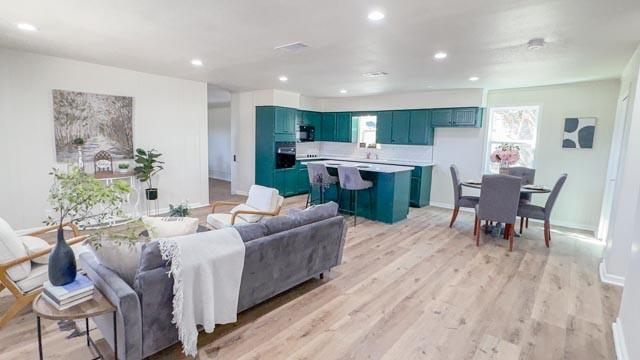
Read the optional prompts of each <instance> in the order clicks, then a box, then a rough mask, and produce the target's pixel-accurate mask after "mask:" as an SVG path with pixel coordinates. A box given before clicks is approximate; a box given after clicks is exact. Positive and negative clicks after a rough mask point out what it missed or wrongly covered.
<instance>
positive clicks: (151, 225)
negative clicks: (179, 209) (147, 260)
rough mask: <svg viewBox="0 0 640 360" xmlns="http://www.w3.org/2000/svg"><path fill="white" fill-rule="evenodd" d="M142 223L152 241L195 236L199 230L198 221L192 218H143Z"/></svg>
mask: <svg viewBox="0 0 640 360" xmlns="http://www.w3.org/2000/svg"><path fill="white" fill-rule="evenodd" d="M142 222H143V223H144V226H145V227H146V228H147V231H148V232H149V237H150V238H152V239H157V238H168V237H173V236H180V235H189V234H195V232H196V231H197V230H198V219H197V218H191V217H183V218H182V217H181V218H178V217H149V216H143V217H142Z"/></svg>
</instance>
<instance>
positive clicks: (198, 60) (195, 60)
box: [191, 59, 202, 66]
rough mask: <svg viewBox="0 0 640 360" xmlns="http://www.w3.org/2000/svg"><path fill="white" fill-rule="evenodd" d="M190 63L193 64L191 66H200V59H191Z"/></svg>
mask: <svg viewBox="0 0 640 360" xmlns="http://www.w3.org/2000/svg"><path fill="white" fill-rule="evenodd" d="M191 65H193V66H202V60H200V59H193V60H191Z"/></svg>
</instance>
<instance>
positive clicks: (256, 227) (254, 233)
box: [234, 223, 267, 242]
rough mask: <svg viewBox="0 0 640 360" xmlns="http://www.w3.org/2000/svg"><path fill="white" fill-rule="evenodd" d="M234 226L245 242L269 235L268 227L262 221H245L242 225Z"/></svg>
mask: <svg viewBox="0 0 640 360" xmlns="http://www.w3.org/2000/svg"><path fill="white" fill-rule="evenodd" d="M234 228H235V229H236V230H237V231H238V233H239V234H240V237H241V238H242V241H243V242H248V241H251V240H255V239H259V238H261V237H265V236H266V235H267V227H266V226H265V225H264V224H261V223H253V224H248V223H243V224H241V225H238V226H234Z"/></svg>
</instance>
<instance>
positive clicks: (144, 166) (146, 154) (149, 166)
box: [133, 148, 164, 200]
mask: <svg viewBox="0 0 640 360" xmlns="http://www.w3.org/2000/svg"><path fill="white" fill-rule="evenodd" d="M160 156H162V154H160V153H158V152H157V151H156V150H155V149H151V150H148V151H145V150H144V149H140V148H138V149H136V158H135V162H136V164H138V166H136V167H135V168H133V171H134V173H135V175H136V178H137V179H138V180H139V181H140V182H146V183H147V189H146V190H145V196H146V198H147V200H157V199H158V189H157V188H154V187H153V183H152V182H151V180H152V178H153V176H154V175H155V174H157V173H158V172H160V171H161V170H162V169H163V167H162V165H161V164H164V162H162V161H160V160H158V158H159V157H160Z"/></svg>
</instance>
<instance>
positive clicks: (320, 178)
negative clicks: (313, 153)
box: [305, 163, 338, 207]
mask: <svg viewBox="0 0 640 360" xmlns="http://www.w3.org/2000/svg"><path fill="white" fill-rule="evenodd" d="M307 171H308V172H309V194H308V195H307V203H306V204H305V207H308V206H309V204H312V203H313V196H312V194H313V188H314V187H318V191H319V192H320V203H324V193H325V191H326V190H327V189H328V188H329V187H331V185H335V184H337V183H338V178H337V177H336V176H332V175H331V174H329V171H327V167H326V166H325V165H324V164H317V163H309V164H307Z"/></svg>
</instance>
